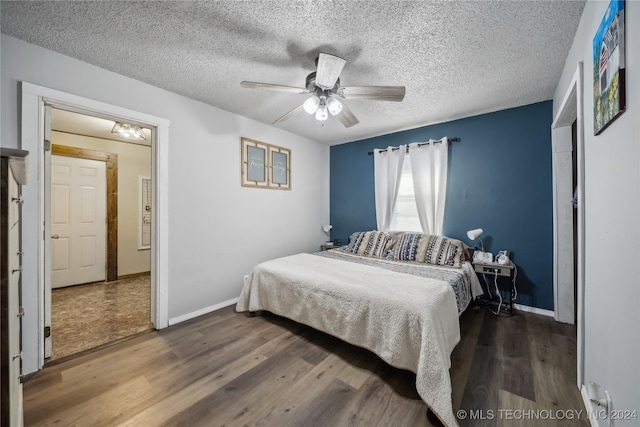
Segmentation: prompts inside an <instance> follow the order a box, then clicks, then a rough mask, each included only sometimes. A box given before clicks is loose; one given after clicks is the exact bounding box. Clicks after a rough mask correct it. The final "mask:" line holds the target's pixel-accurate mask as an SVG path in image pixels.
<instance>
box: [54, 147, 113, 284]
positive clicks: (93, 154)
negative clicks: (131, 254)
mask: <svg viewBox="0 0 640 427" xmlns="http://www.w3.org/2000/svg"><path fill="white" fill-rule="evenodd" d="M51 155H53V156H65V157H74V158H76V159H87V160H97V161H100V162H105V166H106V171H107V176H106V179H107V235H106V241H107V258H106V267H107V268H106V281H107V282H113V281H114V280H118V198H117V194H118V155H117V154H115V153H108V152H106V151H96V150H89V149H86V148H78V147H69V146H66V145H58V144H51ZM114 194H115V195H116V196H115V197H113V195H114Z"/></svg>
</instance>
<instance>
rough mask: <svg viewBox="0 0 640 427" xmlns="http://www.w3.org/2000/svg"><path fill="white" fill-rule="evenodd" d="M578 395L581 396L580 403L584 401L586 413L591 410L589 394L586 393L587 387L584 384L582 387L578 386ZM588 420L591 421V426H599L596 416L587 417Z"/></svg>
mask: <svg viewBox="0 0 640 427" xmlns="http://www.w3.org/2000/svg"><path fill="white" fill-rule="evenodd" d="M580 395H581V396H582V403H584V408H585V409H586V411H587V413H590V412H591V411H593V405H592V404H591V400H590V399H589V394H588V393H587V388H586V387H585V386H584V384H583V385H582V387H580ZM589 422H590V423H591V427H600V424H599V423H598V417H589Z"/></svg>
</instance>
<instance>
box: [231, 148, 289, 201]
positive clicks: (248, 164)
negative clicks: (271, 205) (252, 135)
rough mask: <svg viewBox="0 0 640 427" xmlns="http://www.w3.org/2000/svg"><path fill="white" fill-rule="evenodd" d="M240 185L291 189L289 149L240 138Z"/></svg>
mask: <svg viewBox="0 0 640 427" xmlns="http://www.w3.org/2000/svg"><path fill="white" fill-rule="evenodd" d="M241 144H242V145H241V147H242V160H241V161H242V164H241V167H242V186H243V187H257V188H271V189H276V190H290V189H291V150H290V149H288V148H284V147H278V146H277V145H272V144H267V143H265V142H260V141H256V140H254V139H249V138H241Z"/></svg>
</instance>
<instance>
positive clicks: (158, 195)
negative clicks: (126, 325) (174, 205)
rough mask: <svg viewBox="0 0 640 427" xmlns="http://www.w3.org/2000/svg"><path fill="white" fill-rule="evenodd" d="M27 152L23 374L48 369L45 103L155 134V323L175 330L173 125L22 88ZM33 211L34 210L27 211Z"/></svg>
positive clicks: (23, 136)
mask: <svg viewBox="0 0 640 427" xmlns="http://www.w3.org/2000/svg"><path fill="white" fill-rule="evenodd" d="M21 90H22V109H21V111H22V115H21V117H22V123H21V136H20V138H21V148H22V149H23V150H28V151H29V152H31V153H32V156H31V167H30V168H29V179H30V183H32V185H27V186H25V187H24V190H23V193H24V200H25V209H24V210H23V224H24V227H23V237H22V241H23V251H24V255H23V267H24V270H23V271H24V275H23V280H24V283H25V284H26V286H25V288H28V289H25V290H24V291H23V305H24V309H25V316H24V318H23V322H24V323H23V336H22V338H23V349H24V353H23V354H24V357H23V372H24V373H25V374H30V373H33V372H36V371H38V370H39V369H41V368H42V366H43V365H44V361H45V360H44V327H45V324H44V320H45V316H44V314H45V313H44V287H45V280H49V282H50V277H51V272H50V271H49V272H47V271H46V268H45V260H46V259H48V257H50V254H48V253H46V250H47V248H50V237H51V236H50V235H48V234H47V233H45V229H46V228H47V224H45V208H44V204H45V191H44V182H45V179H44V172H45V171H44V166H45V160H44V159H45V154H44V153H45V144H46V143H45V126H44V121H45V114H44V111H45V103H46V104H47V105H51V106H54V107H57V108H62V109H65V110H70V111H74V112H78V113H83V114H89V115H93V116H96V117H104V118H108V119H111V120H113V119H119V120H122V121H126V122H129V123H133V124H139V125H143V126H146V127H150V128H151V129H152V132H151V134H152V138H151V139H152V144H151V176H152V209H153V212H154V213H155V215H153V216H152V219H151V223H152V224H151V230H152V233H151V322H152V323H153V325H154V327H155V328H156V329H163V328H166V327H167V326H169V316H168V311H169V310H168V308H169V303H168V293H169V292H168V288H169V286H168V285H169V283H168V281H169V241H168V239H169V234H168V233H169V199H168V193H169V185H168V184H169V175H168V169H169V167H168V166H169V120H167V119H164V118H161V117H157V116H153V115H150V114H146V113H142V112H139V111H134V110H130V109H127V108H123V107H120V106H117V105H112V104H107V103H104V102H101V101H96V100H93V99H89V98H85V97H81V96H77V95H72V94H69V93H66V92H62V91H58V90H55V89H50V88H47V87H44V86H39V85H35V84H32V83H28V82H21ZM26 207H29V208H26Z"/></svg>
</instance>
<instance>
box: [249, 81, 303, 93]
mask: <svg viewBox="0 0 640 427" xmlns="http://www.w3.org/2000/svg"><path fill="white" fill-rule="evenodd" d="M240 87H244V88H247V89H266V90H273V91H276V92H288V93H299V94H304V93H309V89H306V88H302V87H293V86H283V85H273V84H271V83H258V82H242V83H240Z"/></svg>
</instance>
